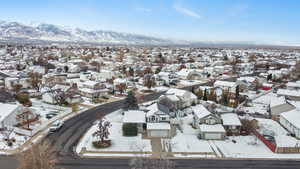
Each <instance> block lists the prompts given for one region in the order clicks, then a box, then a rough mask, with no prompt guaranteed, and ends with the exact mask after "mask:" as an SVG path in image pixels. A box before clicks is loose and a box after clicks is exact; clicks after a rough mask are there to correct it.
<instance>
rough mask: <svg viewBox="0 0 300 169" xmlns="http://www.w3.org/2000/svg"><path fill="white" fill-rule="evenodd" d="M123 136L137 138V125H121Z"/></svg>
mask: <svg viewBox="0 0 300 169" xmlns="http://www.w3.org/2000/svg"><path fill="white" fill-rule="evenodd" d="M122 129H123V136H137V125H136V124H134V123H126V124H123V127H122Z"/></svg>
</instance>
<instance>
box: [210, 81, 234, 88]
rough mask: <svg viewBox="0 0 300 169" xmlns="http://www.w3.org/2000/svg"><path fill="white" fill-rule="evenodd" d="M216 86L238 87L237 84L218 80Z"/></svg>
mask: <svg viewBox="0 0 300 169" xmlns="http://www.w3.org/2000/svg"><path fill="white" fill-rule="evenodd" d="M214 86H215V87H236V83H235V82H228V81H221V80H217V81H216V82H215V83H214Z"/></svg>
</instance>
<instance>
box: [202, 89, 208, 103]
mask: <svg viewBox="0 0 300 169" xmlns="http://www.w3.org/2000/svg"><path fill="white" fill-rule="evenodd" d="M203 100H204V101H207V91H206V89H205V90H204V96H203Z"/></svg>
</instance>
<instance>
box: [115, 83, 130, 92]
mask: <svg viewBox="0 0 300 169" xmlns="http://www.w3.org/2000/svg"><path fill="white" fill-rule="evenodd" d="M126 88H127V86H126V84H125V83H120V84H118V85H116V89H117V90H118V91H119V92H120V94H123V93H124V91H125V90H126Z"/></svg>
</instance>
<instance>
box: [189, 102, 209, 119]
mask: <svg viewBox="0 0 300 169" xmlns="http://www.w3.org/2000/svg"><path fill="white" fill-rule="evenodd" d="M192 110H193V112H194V114H195V116H197V118H198V119H201V118H203V117H206V116H208V115H210V114H211V113H210V112H209V111H208V110H207V109H206V108H205V107H204V106H203V105H201V104H198V105H196V106H193V107H192Z"/></svg>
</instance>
